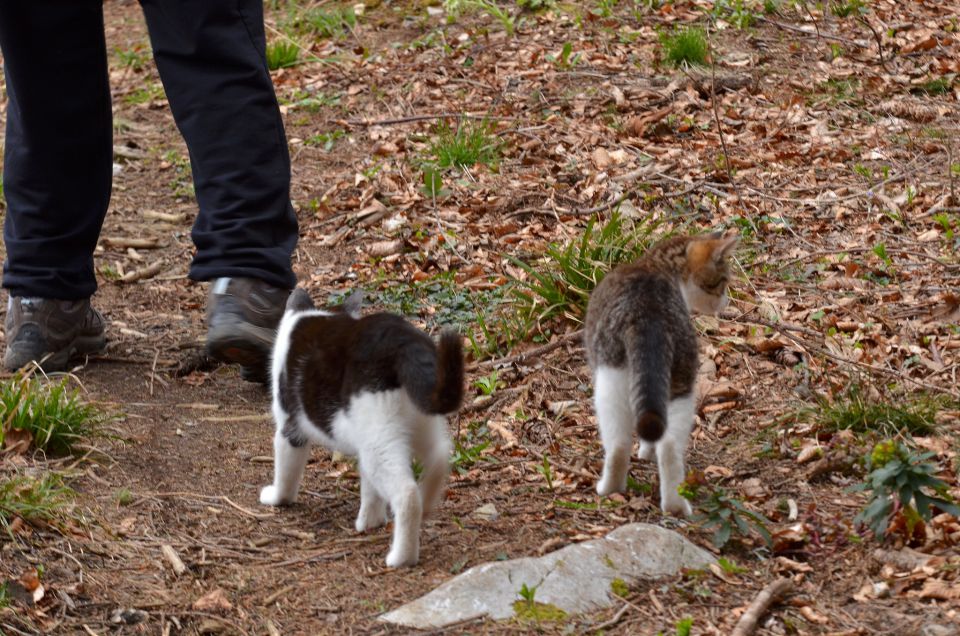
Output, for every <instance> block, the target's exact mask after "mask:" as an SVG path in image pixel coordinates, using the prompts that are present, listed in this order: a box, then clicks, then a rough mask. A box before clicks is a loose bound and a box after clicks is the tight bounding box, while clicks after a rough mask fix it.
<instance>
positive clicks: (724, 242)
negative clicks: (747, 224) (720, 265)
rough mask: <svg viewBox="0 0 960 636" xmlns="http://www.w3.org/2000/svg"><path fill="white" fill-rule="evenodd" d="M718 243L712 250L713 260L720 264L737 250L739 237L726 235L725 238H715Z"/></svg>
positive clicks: (721, 236)
mask: <svg viewBox="0 0 960 636" xmlns="http://www.w3.org/2000/svg"><path fill="white" fill-rule="evenodd" d="M717 240H718V241H719V242H718V243H717V245H716V247H715V248H714V251H713V253H714V259H715V260H716V261H717V262H720V261H722V260H724V259H726V258H727V257H728V256H730V254H732V253H733V250H735V249H736V248H737V244H738V243H739V242H740V236H739V235H737V234H728V235H727V236H723V235H720V236H718V237H717Z"/></svg>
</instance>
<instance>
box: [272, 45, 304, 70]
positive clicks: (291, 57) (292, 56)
mask: <svg viewBox="0 0 960 636" xmlns="http://www.w3.org/2000/svg"><path fill="white" fill-rule="evenodd" d="M299 59H300V46H299V45H298V44H297V43H296V42H294V41H292V40H289V39H280V40H274V41H273V42H271V43H270V44H268V45H267V67H268V68H269V69H270V70H271V71H276V70H277V69H281V68H287V67H289V66H294V65H296V63H297V61H298V60H299Z"/></svg>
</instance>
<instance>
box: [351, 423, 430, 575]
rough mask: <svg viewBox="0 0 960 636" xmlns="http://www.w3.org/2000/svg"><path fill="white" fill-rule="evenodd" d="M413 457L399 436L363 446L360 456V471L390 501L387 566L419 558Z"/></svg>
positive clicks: (419, 511) (418, 510)
mask: <svg viewBox="0 0 960 636" xmlns="http://www.w3.org/2000/svg"><path fill="white" fill-rule="evenodd" d="M385 425H386V424H385ZM412 459H413V457H412V453H411V452H410V451H409V449H407V448H406V447H405V443H404V441H403V440H399V439H395V440H392V441H391V442H389V443H387V444H377V446H376V447H375V448H368V449H361V451H360V456H359V460H360V474H361V475H363V474H366V475H369V476H370V482H371V483H370V485H371V487H373V488H375V489H376V490H377V493H378V494H379V495H380V496H381V497H382V498H384V499H386V500H387V501H388V502H389V503H390V509H391V510H392V511H393V541H392V542H391V544H390V552H389V553H388V554H387V566H388V567H391V568H396V567H400V566H404V565H415V564H416V562H417V560H418V559H419V558H420V519H421V516H422V512H423V506H422V504H421V501H420V489H419V488H418V487H417V481H416V480H415V479H414V478H413V469H412V467H411V465H410V462H411V460H412Z"/></svg>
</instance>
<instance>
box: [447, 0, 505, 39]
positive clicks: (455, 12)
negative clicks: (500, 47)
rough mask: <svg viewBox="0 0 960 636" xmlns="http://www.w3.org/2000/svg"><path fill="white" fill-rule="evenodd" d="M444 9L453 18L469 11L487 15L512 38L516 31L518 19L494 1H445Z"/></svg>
mask: <svg viewBox="0 0 960 636" xmlns="http://www.w3.org/2000/svg"><path fill="white" fill-rule="evenodd" d="M443 9H444V11H446V12H447V13H448V14H449V15H451V16H452V17H457V16H459V15H460V14H461V13H464V12H468V11H481V12H483V13H487V14H489V15H491V16H493V17H494V18H496V20H497V21H498V22H500V26H502V27H503V30H504V31H506V32H507V35H509V36H511V37H512V36H513V32H514V30H515V29H516V18H514V17H513V16H512V15H511V14H510V13H509V12H508V11H506V10H505V9H502V8H500V6H498V5H497V3H496V2H494V1H493V0H443Z"/></svg>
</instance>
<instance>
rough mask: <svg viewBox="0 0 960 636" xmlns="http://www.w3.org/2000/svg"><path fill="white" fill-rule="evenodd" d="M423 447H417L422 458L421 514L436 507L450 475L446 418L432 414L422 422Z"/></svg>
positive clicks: (449, 449)
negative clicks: (423, 431)
mask: <svg viewBox="0 0 960 636" xmlns="http://www.w3.org/2000/svg"><path fill="white" fill-rule="evenodd" d="M424 424H425V429H426V435H425V436H424V437H425V438H426V439H425V440H424V441H425V444H424V445H423V446H425V448H422V449H418V452H417V455H418V456H419V457H421V458H422V460H421V461H422V462H423V472H422V473H421V475H420V501H421V503H422V505H423V516H424V517H426V516H427V515H428V514H430V511H431V510H433V509H434V508H436V507H437V505H438V504H439V503H440V500H441V499H442V498H443V490H444V487H445V486H446V484H447V478H448V477H449V475H450V451H451V450H452V449H451V445H450V437H449V436H448V435H447V418H445V417H443V416H434V417H430V418H427V420H426V421H425V422H424Z"/></svg>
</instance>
